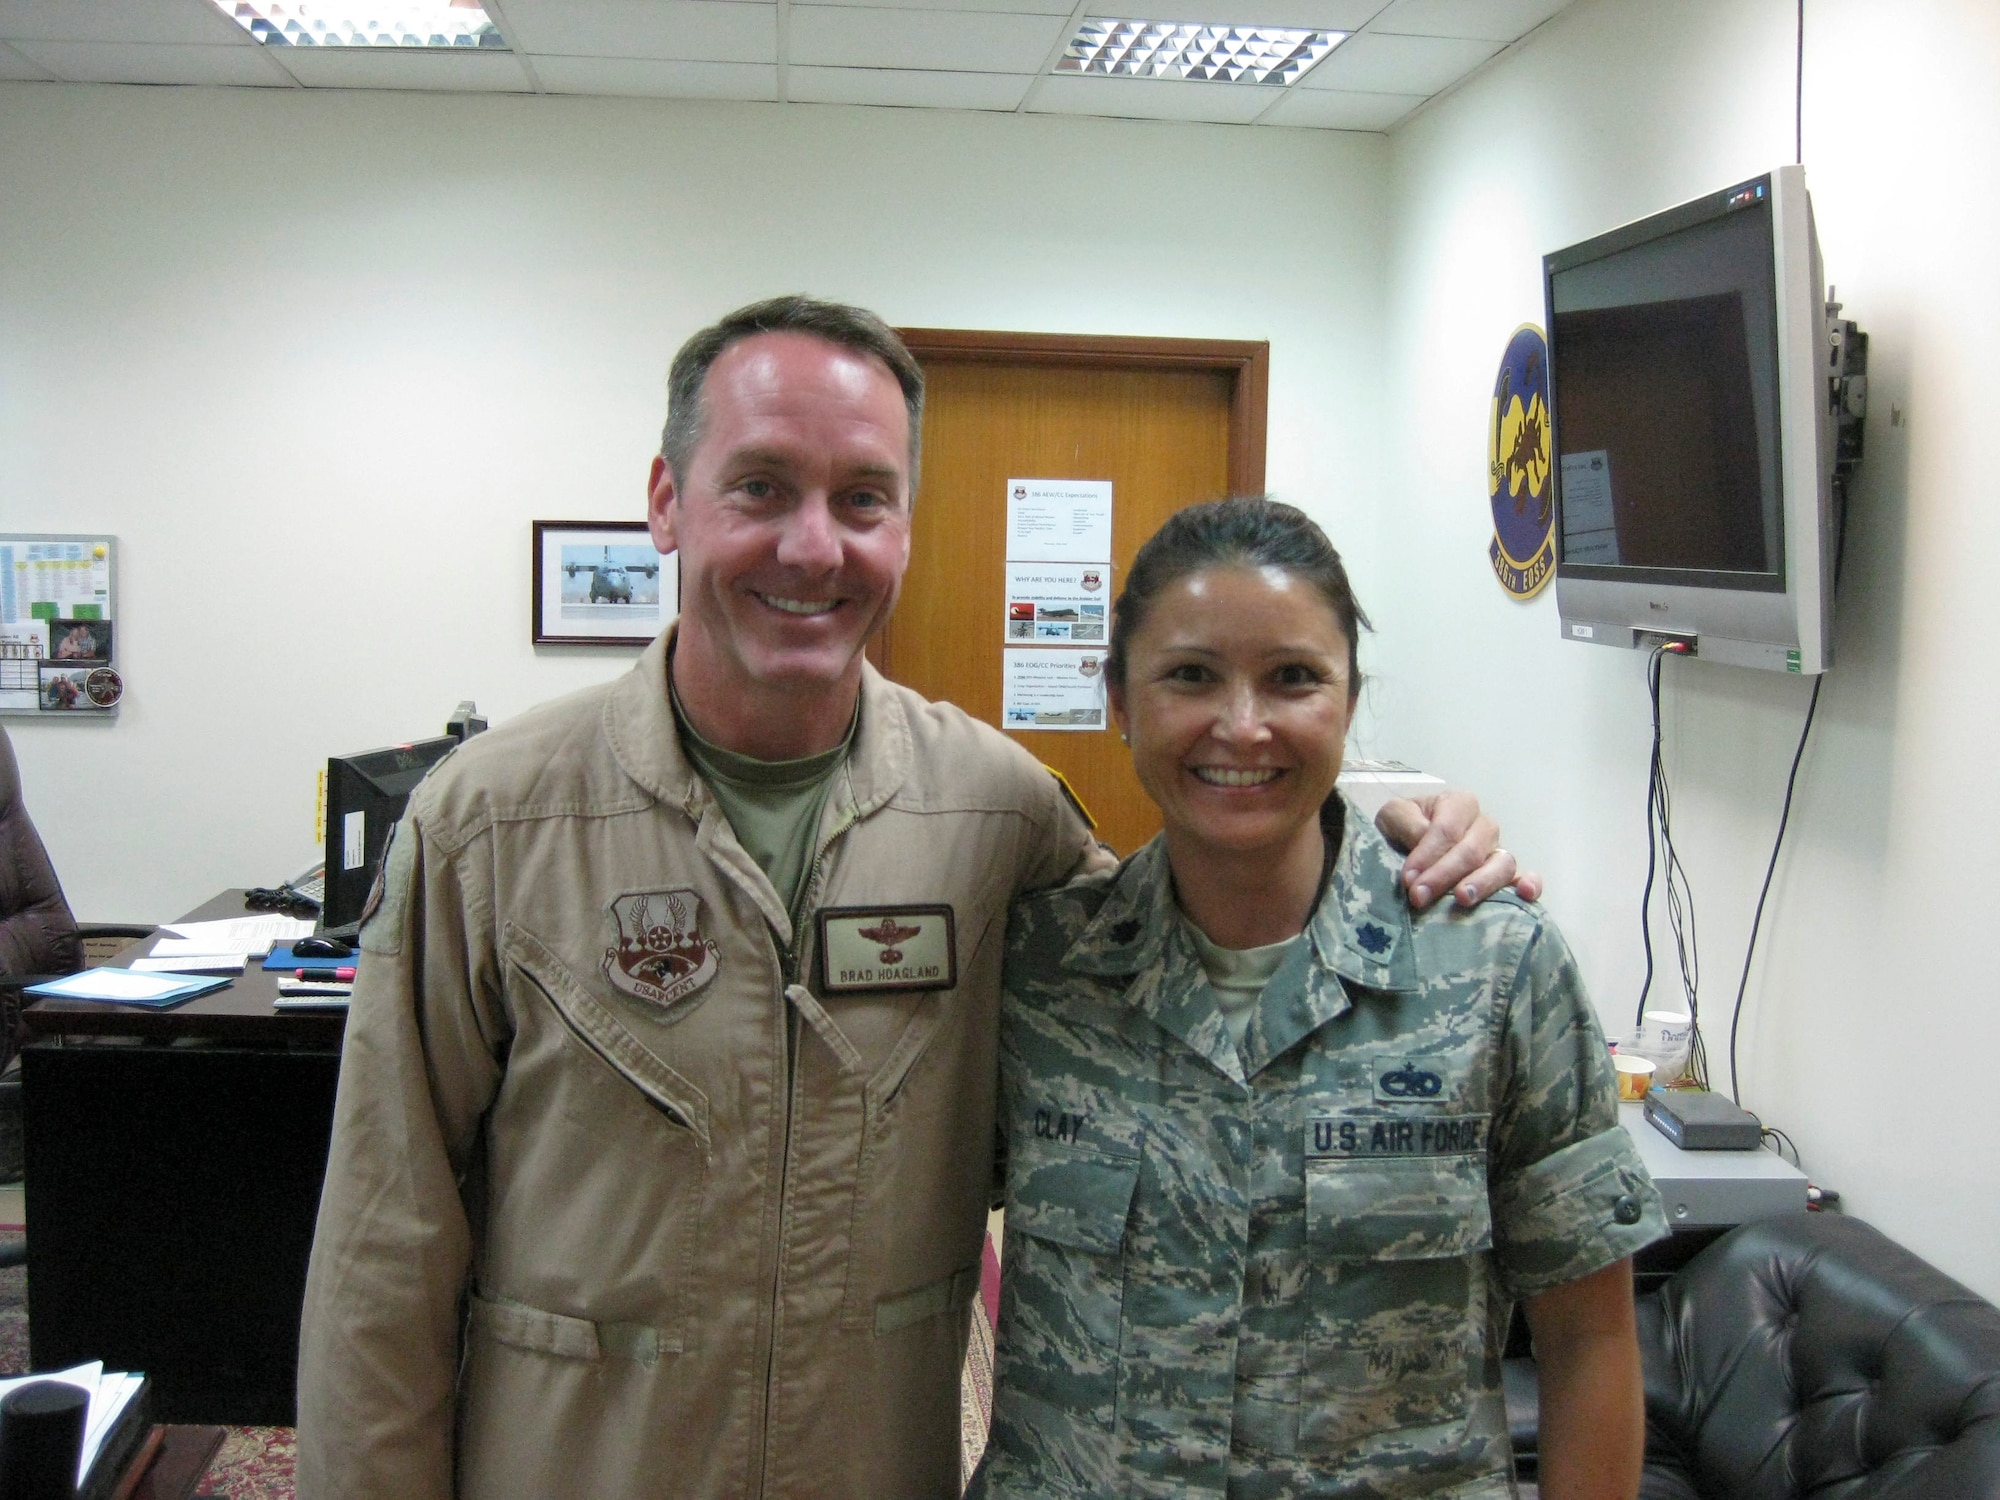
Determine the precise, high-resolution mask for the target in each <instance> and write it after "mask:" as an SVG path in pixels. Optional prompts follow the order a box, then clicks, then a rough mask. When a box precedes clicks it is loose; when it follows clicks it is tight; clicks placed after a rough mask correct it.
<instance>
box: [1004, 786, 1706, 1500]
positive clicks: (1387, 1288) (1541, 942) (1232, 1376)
mask: <svg viewBox="0 0 2000 1500" xmlns="http://www.w3.org/2000/svg"><path fill="white" fill-rule="evenodd" d="M1344 822H1345V836H1344V839H1343V841H1342V843H1341V847H1340V851H1339V854H1338V857H1337V859H1336V861H1335V865H1334V871H1333V875H1332V878H1331V880H1330V882H1329V884H1328V886H1327V889H1326V892H1325V894H1324V896H1323V897H1322V899H1321V901H1320V903H1319V906H1318V908H1317V910H1316V911H1315V912H1314V914H1313V916H1312V918H1311V921H1310V923H1309V924H1308V927H1307V929H1306V931H1307V941H1306V942H1304V943H1301V944H1299V945H1298V946H1297V948H1296V949H1295V950H1294V951H1293V952H1292V953H1290V954H1289V955H1287V957H1286V959H1285V962H1284V965H1283V967H1281V968H1280V969H1279V971H1278V972H1277V974H1276V975H1275V976H1274V977H1273V979H1272V981H1271V983H1270V984H1269V985H1268V986H1267V987H1266V988H1265V990H1264V993H1263V996H1262V998H1261V999H1260V1000H1259V1002H1258V1005H1257V1009H1256V1011H1255V1013H1254V1014H1253V1016H1252V1018H1251V1021H1250V1026H1249V1031H1248V1034H1247V1036H1246V1037H1245V1039H1244V1043H1243V1047H1242V1049H1241V1052H1240V1054H1239V1051H1238V1049H1237V1047H1236V1046H1235V1045H1234V1044H1233V1043H1232V1042H1231V1040H1230V1036H1229V1032H1228V1030H1227V1028H1226V1027H1225V1024H1224V1022H1223V1018H1222V1015H1221V1013H1220V1011H1219V1010H1218V1009H1217V1006H1216V1002H1215V997H1214V994H1213V992H1212V991H1211V990H1210V988H1209V985H1208V982H1207V980H1206V978H1205V977H1204V975H1203V972H1202V969H1201V966H1200V964H1199V962H1198V960H1197V958H1196V956H1195V951H1194V948H1193V945H1192V942H1191V941H1190V939H1189V937H1188V934H1187V930H1186V928H1185V927H1184V925H1183V923H1182V920H1181V918H1180V917H1179V915H1178V913H1177V911H1176V908H1175V905H1174V901H1173V894H1172V889H1171V883H1170V881H1169V878H1168V872H1167V860H1166V853H1165V850H1164V847H1163V846H1162V844H1161V843H1160V841H1159V840H1155V841H1154V842H1153V843H1151V844H1149V845H1148V846H1147V847H1146V848H1144V849H1143V850H1141V851H1140V852H1139V853H1138V854H1137V855H1135V856H1134V857H1133V858H1132V859H1130V860H1129V861H1127V862H1126V863H1125V864H1124V865H1122V866H1120V867H1119V868H1118V869H1116V870H1114V871H1108V872H1104V873H1101V874H1098V875H1093V876H1088V877H1085V878H1084V879H1082V880H1080V881H1078V882H1076V883H1075V884H1072V885H1070V886H1069V887H1067V888H1065V889H1061V890H1055V891H1048V892H1044V893H1041V894H1038V895H1033V896H1029V897H1026V898H1024V899H1023V901H1022V902H1021V903H1019V904H1018V905H1017V906H1016V908H1015V911H1014V915H1013V917H1012V923H1011V927H1010V929H1009V933H1008V945H1007V958H1006V981H1005V982H1006V1002H1005V1005H1004V1008H1003V1012H1002V1022H1001V1069H1002V1080H1001V1117H1000V1118H1001V1129H1002V1131H1003V1132H1004V1138H1005V1146H1006V1152H1007V1177H1006V1199H1007V1238H1006V1253H1005V1255H1004V1257H1003V1265H1004V1268H1005V1270H1004V1276H1003V1283H1002V1291H1001V1305H1000V1327H999V1341H998V1368H997V1373H996V1396H995V1405H994V1416H993V1433H992V1441H991V1445H990V1447H989V1449H988V1454H989V1459H988V1466H987V1472H986V1474H985V1476H984V1478H985V1481H986V1484H987V1486H988V1492H989V1493H990V1494H991V1495H994V1496H1079V1497H1081V1496H1090V1497H1099V1496H1107V1495H1138V1496H1175V1497H1189V1496H1203V1495H1224V1494H1227V1495H1229V1496H1232V1497H1245V1500H1248V1497H1263V1496H1273V1497H1275V1496H1336V1495H1338V1496H1369V1497H1376V1496H1404V1495H1418V1494H1422V1495H1440V1494H1449V1495H1452V1496H1458V1497H1470V1496H1505V1495H1509V1494H1511V1493H1512V1480H1511V1478H1510V1473H1511V1463H1510V1450H1509V1444H1508V1436H1507V1422H1506V1413H1505V1409H1504V1403H1503V1400H1502V1396H1501V1390H1500V1354H1501V1349H1502V1346H1503V1344H1504V1341H1505V1334H1506V1326H1507V1318H1508V1315H1509V1309H1510V1306H1511V1303H1512V1302H1513V1301H1514V1300H1515V1299H1518V1298H1526V1297H1532V1296H1534V1295H1536V1294H1538V1293H1540V1292H1544V1291H1547V1290H1549V1289H1550V1288H1552V1287H1556V1286H1559V1285H1561V1284H1563V1283H1566V1282H1569V1281H1574V1280H1576V1279H1577V1278H1579V1277H1582V1276H1586V1275H1588V1274H1589V1273H1591V1272H1593V1271H1596V1270H1600V1269H1602V1268H1603V1267H1604V1266H1607V1265H1609V1264H1611V1263H1612V1262H1614V1261H1616V1260H1618V1259H1620V1258H1621V1257H1623V1256H1627V1255H1630V1254H1631V1253H1632V1252H1633V1251H1635V1250H1637V1249H1638V1248H1639V1247H1640V1246H1642V1245H1644V1244H1647V1243H1648V1242H1650V1241H1651V1240H1654V1239H1656V1238H1658V1237H1659V1236H1661V1235H1662V1234H1664V1233H1665V1232H1666V1224H1665V1221H1664V1219H1663V1217H1662V1214H1661V1210H1660V1205H1659V1197H1658V1194H1657V1193H1656V1192H1655V1190H1654V1188H1653V1186H1652V1184H1651V1182H1650V1181H1649V1180H1648V1178H1647V1176H1646V1173H1645V1169H1644V1168H1643V1167H1642V1166H1641V1165H1640V1163H1639V1158H1638V1154H1637V1152H1636V1150H1635V1149H1634V1147H1633V1145H1632V1143H1631V1141H1630V1140H1629V1139H1628V1138H1627V1136H1626V1134H1625V1132H1624V1131H1623V1130H1622V1129H1621V1128H1620V1127H1619V1124H1618V1115H1617V1103H1616V1098H1617V1091H1616V1087H1615V1084H1614V1081H1613V1075H1612V1071H1611V1067H1610V1063H1609V1059H1608V1055H1607V1053H1606V1049H1605V1045H1604V1038H1603V1036H1602V1035H1601V1033H1600V1032H1599V1029H1598V1025H1597V1020H1596V1017H1595V1015H1594V1014H1593V1012H1592V1009H1591V1006H1590V1003H1589V1001H1588V1000H1587V999H1586V997H1585V995H1584V992H1583V987H1582V985H1581V983H1580V982H1579V980H1578V977H1577V974H1576V969H1575V965H1574V962H1573V961H1572V959H1571V957H1570V954H1569V950H1568V948H1567V947H1566V946H1565V945H1564V943H1563V941H1562V938H1561V936H1560V935H1559V934H1558V933H1557V932H1556V930H1555V927H1554V925H1553V924H1552V923H1550V922H1549V921H1548V920H1547V919H1546V918H1545V917H1544V916H1543V915H1542V914H1541V912H1540V911H1539V909H1538V908H1536V907H1535V906H1533V905H1531V904H1529V903H1526V902H1523V901H1521V900H1519V899H1518V898H1516V897H1515V896H1514V895H1513V893H1512V892H1502V893H1501V894H1499V895H1497V896H1495V897H1493V898H1492V899H1490V900H1488V901H1487V902H1485V903H1484V904H1483V905H1481V906H1479V907H1477V908H1475V909H1473V910H1471V911H1463V910H1459V909H1458V908H1456V907H1453V906H1450V905H1449V904H1447V905H1445V906H1441V907H1438V908H1434V909H1433V910H1432V911H1429V912H1426V913H1423V914H1421V915H1418V916H1415V917H1414V918H1413V917H1412V915H1411V913H1410V911H1409V908H1408V907H1407V906H1406V905H1405V904H1404V901H1403V899H1402V897H1401V895H1400V893H1399V890H1398V886H1397V870H1398V867H1399V860H1398V859H1397V857H1396V856H1395V855H1394V854H1393V853H1392V852H1391V851H1390V849H1389V848H1388V846H1387V845H1386V844H1385V843H1383V841H1382V840H1381V838H1380V836H1379V835H1378V834H1377V833H1376V832H1375V830H1374V829H1373V828H1371V827H1370V826H1369V825H1368V823H1367V821H1366V820H1365V819H1364V818H1361V817H1359V816H1357V815H1355V814H1354V813H1353V811H1352V809H1351V808H1350V809H1348V811H1347V815H1346V817H1345V819H1344Z"/></svg>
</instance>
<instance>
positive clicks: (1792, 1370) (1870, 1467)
mask: <svg viewBox="0 0 2000 1500" xmlns="http://www.w3.org/2000/svg"><path fill="white" fill-rule="evenodd" d="M1996 1253H2000V1251H1996ZM1638 1322H1639V1349H1640V1359H1641V1362H1642V1363H1643V1365H1644V1368H1645V1378H1646V1474H1645V1479H1644V1482H1643V1484H1642V1485H1641V1487H1640V1491H1639V1493H1640V1496H1641V1497H1642V1500H1790V1497H1811V1500H1994V1497H2000V1308H1996V1307H1995V1306H1994V1305H1993V1304H1992V1303H1990V1302H1988V1301H1986V1300H1985V1299H1984V1298H1982V1297H1980V1296H1978V1295H1976V1294H1975V1293H1974V1292H1972V1291H1971V1290H1969V1289H1968V1288H1966V1287H1964V1286H1961V1285H1960V1284H1959V1283H1958V1282H1956V1281H1953V1280H1952V1279H1951V1278H1950V1277H1948V1276H1946V1275H1944V1274H1943V1273H1942V1272H1940V1271H1938V1270H1937V1269H1936V1268H1935V1267H1933V1266H1931V1265H1929V1264H1928V1263H1927V1262H1925V1261H1923V1260H1921V1259H1919V1258H1918V1257H1917V1256H1915V1255H1913V1254H1911V1253H1910V1252H1909V1251H1908V1250H1905V1249H1904V1248H1903V1247H1902V1246H1901V1245H1898V1244H1897V1243H1896V1242H1895V1241H1893V1240H1891V1239H1889V1238H1888V1237H1887V1236H1886V1235H1883V1234H1881V1233H1880V1232H1879V1231H1877V1230H1875V1229H1872V1228H1870V1227H1869V1226H1868V1225H1867V1224H1864V1223H1862V1222H1861V1221H1859V1220H1857V1219H1848V1218H1844V1217H1842V1216H1840V1215H1838V1214H1817V1213H1799V1214H1788V1215H1784V1216H1782V1217H1779V1218H1773V1219H1763V1220H1759V1221H1757V1222H1755V1223H1751V1224H1746V1225H1743V1226H1742V1227H1740V1228H1738V1229H1735V1230H1732V1231H1731V1232H1730V1233H1729V1234H1727V1235H1725V1236H1723V1237H1722V1238H1721V1239H1719V1240H1717V1241H1716V1242H1715V1243H1714V1244H1713V1245H1711V1246H1709V1247H1708V1248H1707V1249H1706V1250H1704V1251H1703V1252H1702V1253H1701V1254H1700V1255H1698V1256H1696V1257H1695V1258H1694V1259H1693V1260H1692V1261H1690V1262H1689V1263H1688V1264H1687V1265H1685V1266H1683V1267H1682V1268H1681V1269H1680V1270H1679V1271H1677V1272H1675V1273H1674V1275H1673V1276H1671V1277H1669V1278H1668V1280H1667V1281H1666V1282H1665V1284H1664V1285H1662V1286H1661V1287H1660V1288H1659V1289H1658V1290H1656V1291H1654V1292H1652V1293H1650V1294H1648V1295H1646V1296H1642V1297H1641V1298H1640V1299H1639V1303H1638Z"/></svg>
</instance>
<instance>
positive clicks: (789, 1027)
mask: <svg viewBox="0 0 2000 1500" xmlns="http://www.w3.org/2000/svg"><path fill="white" fill-rule="evenodd" d="M860 820H861V819H860V815H859V814H858V813H856V812H855V811H854V810H853V809H852V808H850V809H849V810H848V811H847V812H846V813H845V814H844V815H843V816H842V818H841V821H840V822H839V823H838V824H836V825H835V827H834V830H833V832H831V833H829V834H828V835H827V836H826V838H825V839H824V840H823V841H822V842H821V843H820V845H819V847H818V848H816V849H815V850H814V851H813V857H812V863H811V864H810V865H808V866H807V867H806V878H805V879H804V880H802V881H801V882H799V894H798V898H797V901H796V902H795V904H794V906H793V909H792V911H791V913H790V915H791V919H792V941H791V942H789V943H779V944H778V945H777V948H778V972H779V976H780V978H781V980H782V983H781V984H780V985H779V989H778V1000H779V1003H780V1004H781V1005H783V1006H784V1007H785V1135H784V1149H783V1151H782V1153H781V1154H780V1156H779V1158H778V1252H777V1254H776V1256H775V1257H774V1258H773V1261H772V1267H771V1301H770V1307H771V1342H770V1344H769V1345H768V1346H767V1347H766V1349H765V1352H764V1421H763V1424H762V1426H761V1428H760V1430H759V1434H758V1442H757V1486H756V1492H757V1494H759V1495H766V1494H768V1493H770V1486H769V1482H768V1481H769V1476H770V1468H771V1453H770V1436H771V1410H772V1407H773V1405H774V1404H775V1401H776V1395H777V1391H776V1386H777V1379H778V1338H779V1331H780V1325H781V1323H782V1313H781V1310H780V1306H779V1302H780V1298H781V1296H782V1294H783V1292H784V1286H785V1252H784V1246H785V1220H786V1219H787V1217H789V1215H790V1206H791V1188H792V1120H793V1118H794V1116H795V1114H796V1113H797V1110H798V1103H799V1100H798V1087H799V1078H798V1073H799V1069H798V1055H799V1026H800V1022H801V1018H800V1016H799V1013H798V1010H797V1009H796V1007H794V1006H793V1005H792V1003H791V1000H790V999H789V998H788V997H787V996H786V994H785V991H787V990H789V989H790V988H791V987H792V986H793V985H795V984H797V983H798V982H799V974H800V972H801V971H802V969H803V964H804V958H805V949H806V945H807V939H808V935H809V930H808V928H807V927H806V925H805V915H806V913H807V912H809V911H810V910H811V909H812V904H813V896H814V894H815V893H816V892H817V890H818V888H819V879H820V865H821V863H822V862H823V861H824V860H825V858H826V852H827V850H829V849H831V848H832V847H833V846H834V843H835V842H836V841H837V840H838V839H839V838H840V836H841V835H842V834H844V833H846V832H847V830H848V829H850V828H852V827H853V826H854V825H855V824H856V823H858V822H859V821H860Z"/></svg>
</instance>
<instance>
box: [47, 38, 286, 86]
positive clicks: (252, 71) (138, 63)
mask: <svg viewBox="0 0 2000 1500" xmlns="http://www.w3.org/2000/svg"><path fill="white" fill-rule="evenodd" d="M13 45H14V47H15V49H16V50H17V51H20V52H23V53H25V54H26V55H27V57H28V58H29V60H30V61H32V62H35V63H38V64H40V65H41V66H42V67H44V68H47V69H48V70H49V71H50V72H51V73H53V74H55V75H56V77H58V78H60V79H62V80H64V81H65V82H67V83H191V84H204V83H206V84H237V85H244V86H248V87H251V88H260V87H261V88H289V87H290V86H291V82H292V81H291V79H290V78H288V77H287V76H286V75H285V71H284V70H283V69H282V68H274V67H272V66H271V64H270V62H269V60H267V59H266V58H264V57H262V56H260V55H259V52H258V48H257V47H256V46H255V45H252V46H249V47H190V46H186V45H183V44H181V43H178V42H163V43H159V44H156V45H155V44H148V43H144V42H15V43H14V44H13Z"/></svg>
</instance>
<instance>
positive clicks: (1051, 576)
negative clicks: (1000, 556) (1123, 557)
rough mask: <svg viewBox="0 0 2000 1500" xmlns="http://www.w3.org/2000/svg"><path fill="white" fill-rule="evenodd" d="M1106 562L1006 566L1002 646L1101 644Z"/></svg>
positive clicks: (1107, 592) (1107, 591)
mask: <svg viewBox="0 0 2000 1500" xmlns="http://www.w3.org/2000/svg"><path fill="white" fill-rule="evenodd" d="M1110 599H1111V564H1109V563H1017V562H1010V563H1008V564H1007V644H1008V645H1010V646H1070V645H1077V646H1082V645H1097V646H1101V645H1103V644H1104V642H1105V639H1106V632H1105V623H1106V621H1107V620H1108V619H1109V617H1110V612H1111V604H1110Z"/></svg>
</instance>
